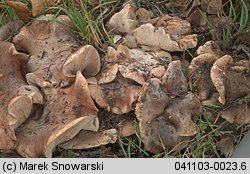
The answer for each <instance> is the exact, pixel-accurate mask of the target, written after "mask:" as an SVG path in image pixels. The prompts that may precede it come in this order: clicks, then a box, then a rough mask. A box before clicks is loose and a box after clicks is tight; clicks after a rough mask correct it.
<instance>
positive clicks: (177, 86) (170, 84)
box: [162, 60, 188, 96]
mask: <svg viewBox="0 0 250 174" xmlns="http://www.w3.org/2000/svg"><path fill="white" fill-rule="evenodd" d="M181 69H182V68H181V61H179V60H175V61H173V62H171V63H169V65H168V69H167V71H166V72H165V74H164V75H163V77H162V88H163V90H164V91H165V92H166V93H167V94H169V95H171V96H179V95H181V94H183V93H186V92H187V91H188V85H187V79H186V77H185V75H184V73H183V72H182V70H181Z"/></svg>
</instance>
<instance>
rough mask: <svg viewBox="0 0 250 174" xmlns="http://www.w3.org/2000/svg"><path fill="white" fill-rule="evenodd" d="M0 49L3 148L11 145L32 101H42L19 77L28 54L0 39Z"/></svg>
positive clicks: (0, 132)
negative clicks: (18, 50)
mask: <svg viewBox="0 0 250 174" xmlns="http://www.w3.org/2000/svg"><path fill="white" fill-rule="evenodd" d="M0 49H1V50H2V51H1V53H0V80H1V81H0V99H1V100H0V137H1V142H0V149H4V150H6V149H13V148H15V144H16V143H15V142H16V136H15V132H14V131H15V129H17V128H18V127H19V126H20V125H21V124H22V123H23V122H24V121H25V120H26V119H27V118H28V117H29V116H30V113H31V111H32V105H33V103H39V104H42V103H43V97H42V95H41V94H40V92H39V90H38V89H37V88H36V87H34V86H28V85H27V84H26V82H25V79H24V78H23V76H22V72H21V69H22V65H23V64H24V63H26V62H27V61H28V55H26V54H23V53H19V52H17V51H16V49H15V47H14V45H13V44H11V43H9V42H0Z"/></svg>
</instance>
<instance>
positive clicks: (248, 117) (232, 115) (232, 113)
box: [221, 103, 250, 125]
mask: <svg viewBox="0 0 250 174" xmlns="http://www.w3.org/2000/svg"><path fill="white" fill-rule="evenodd" d="M221 117H222V118H224V119H226V120H227V121H229V122H230V123H235V124H237V125H244V124H248V123H249V122H250V103H243V104H240V105H236V106H231V107H229V108H227V109H225V110H223V111H222V112H221Z"/></svg>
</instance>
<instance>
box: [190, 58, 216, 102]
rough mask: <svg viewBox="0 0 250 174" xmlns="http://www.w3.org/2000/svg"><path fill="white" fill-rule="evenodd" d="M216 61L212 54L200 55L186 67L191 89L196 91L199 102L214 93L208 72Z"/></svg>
mask: <svg viewBox="0 0 250 174" xmlns="http://www.w3.org/2000/svg"><path fill="white" fill-rule="evenodd" d="M217 59H218V57H216V56H215V55H213V54H201V55H199V56H197V57H195V58H193V59H192V61H191V63H190V65H189V67H188V77H189V80H190V82H191V83H192V84H191V85H192V88H195V89H197V92H198V96H199V98H200V100H205V99H207V98H208V97H210V95H212V93H213V92H215V91H216V89H215V87H214V84H213V83H212V80H211V77H210V70H211V68H212V66H213V64H214V62H215V61H216V60H217Z"/></svg>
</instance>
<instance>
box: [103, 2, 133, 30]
mask: <svg viewBox="0 0 250 174" xmlns="http://www.w3.org/2000/svg"><path fill="white" fill-rule="evenodd" d="M135 18H136V16H135V10H134V8H133V7H132V6H131V5H130V4H127V5H126V6H125V7H124V8H123V9H122V10H121V11H120V12H118V13H116V14H114V15H113V16H112V17H111V19H110V20H109V22H108V24H107V27H108V28H109V29H110V30H112V31H113V32H115V33H118V34H127V33H131V32H132V31H133V30H134V29H135V28H136V25H137V22H136V20H135Z"/></svg>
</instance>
